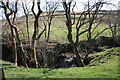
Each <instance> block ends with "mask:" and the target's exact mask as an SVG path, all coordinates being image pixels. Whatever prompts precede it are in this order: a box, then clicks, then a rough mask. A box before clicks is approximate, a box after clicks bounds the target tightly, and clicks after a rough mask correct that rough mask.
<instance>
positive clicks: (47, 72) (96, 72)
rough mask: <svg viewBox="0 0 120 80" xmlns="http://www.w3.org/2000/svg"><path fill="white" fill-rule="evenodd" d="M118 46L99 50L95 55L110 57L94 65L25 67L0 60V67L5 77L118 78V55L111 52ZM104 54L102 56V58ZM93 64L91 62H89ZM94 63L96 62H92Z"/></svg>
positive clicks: (119, 48)
mask: <svg viewBox="0 0 120 80" xmlns="http://www.w3.org/2000/svg"><path fill="white" fill-rule="evenodd" d="M119 51H120V47H118V48H115V49H113V48H111V49H107V50H105V51H104V52H100V53H97V54H93V55H92V56H96V55H99V56H100V55H104V54H106V53H107V54H110V56H111V57H110V58H109V59H107V60H106V61H105V62H104V63H99V65H96V66H86V67H71V68H61V69H50V68H46V69H44V68H40V69H35V68H25V67H15V66H14V65H13V63H10V62H7V61H0V63H2V64H3V65H2V67H3V68H4V72H5V77H6V78H119V72H118V70H120V65H119V66H118V59H119V56H117V55H113V53H115V52H118V54H119ZM105 57H106V56H104V57H103V59H104V58H105ZM101 60H102V59H100V60H97V61H101ZM91 64H93V63H91ZM94 64H96V63H94Z"/></svg>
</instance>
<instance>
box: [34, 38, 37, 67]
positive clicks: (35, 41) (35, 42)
mask: <svg viewBox="0 0 120 80" xmlns="http://www.w3.org/2000/svg"><path fill="white" fill-rule="evenodd" d="M36 44H37V40H34V45H33V46H34V59H35V64H36V68H38V61H37V57H36Z"/></svg>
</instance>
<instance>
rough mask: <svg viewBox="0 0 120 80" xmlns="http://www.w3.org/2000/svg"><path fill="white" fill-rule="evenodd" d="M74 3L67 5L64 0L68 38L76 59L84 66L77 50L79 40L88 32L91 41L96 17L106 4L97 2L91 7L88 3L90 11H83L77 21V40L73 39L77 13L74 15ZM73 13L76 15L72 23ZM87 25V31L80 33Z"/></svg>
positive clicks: (71, 0)
mask: <svg viewBox="0 0 120 80" xmlns="http://www.w3.org/2000/svg"><path fill="white" fill-rule="evenodd" d="M72 2H74V1H73V0H70V1H69V2H68V3H67V2H66V1H65V0H63V7H64V10H65V16H66V26H67V29H68V34H67V38H68V41H69V42H70V44H71V46H72V48H73V52H74V54H75V55H76V59H77V62H78V64H79V66H84V63H83V62H84V61H83V60H82V58H81V56H80V55H79V53H78V52H79V51H78V49H77V47H78V44H79V38H80V36H81V35H82V34H84V33H86V32H88V34H89V39H91V29H92V25H93V22H94V20H95V18H96V15H97V13H98V11H99V9H100V7H102V5H103V4H104V2H97V3H95V4H94V5H93V6H91V7H90V6H89V3H88V9H87V10H86V11H83V12H82V13H81V14H80V16H79V18H78V20H77V23H76V33H75V35H76V40H74V39H73V34H72V29H73V25H74V24H75V13H74V7H75V5H73V6H72V5H71V4H72ZM74 3H76V2H74ZM94 9H95V11H94V13H93V14H92V15H91V13H90V12H93V10H94ZM71 10H72V11H71ZM71 13H73V15H74V18H73V21H72V18H71ZM88 16H89V19H88ZM86 24H88V25H89V26H88V27H86V28H85V30H83V31H81V32H80V29H81V28H82V27H83V26H84V25H86ZM86 57H87V55H86Z"/></svg>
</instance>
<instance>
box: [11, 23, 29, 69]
mask: <svg viewBox="0 0 120 80" xmlns="http://www.w3.org/2000/svg"><path fill="white" fill-rule="evenodd" d="M11 27H13V28H14V30H15V33H16V37H17V40H18V44H19V48H20V51H21V53H22V60H23V65H24V66H25V67H27V68H28V65H27V62H26V56H25V51H24V49H23V45H22V42H21V40H20V37H19V33H18V31H17V28H16V27H14V25H11Z"/></svg>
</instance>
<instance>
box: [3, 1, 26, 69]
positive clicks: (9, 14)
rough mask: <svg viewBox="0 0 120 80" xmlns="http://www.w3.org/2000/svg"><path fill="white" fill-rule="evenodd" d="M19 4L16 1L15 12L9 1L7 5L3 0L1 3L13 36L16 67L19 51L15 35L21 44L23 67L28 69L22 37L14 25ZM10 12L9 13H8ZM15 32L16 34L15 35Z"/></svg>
mask: <svg viewBox="0 0 120 80" xmlns="http://www.w3.org/2000/svg"><path fill="white" fill-rule="evenodd" d="M17 3H18V0H16V2H15V10H13V9H12V8H10V6H9V0H8V1H7V2H6V3H5V2H3V0H2V1H1V4H2V8H3V9H4V14H5V17H6V19H7V21H8V23H9V25H10V27H11V35H12V39H13V40H12V42H13V47H14V49H15V50H14V54H15V65H17V49H16V42H15V35H14V34H16V38H17V40H18V44H19V48H20V51H21V53H22V60H23V65H24V66H25V67H28V66H27V63H26V56H25V51H24V49H23V46H22V42H21V40H20V37H19V33H18V30H17V27H16V26H15V24H14V21H15V18H16V13H17ZM8 10H9V11H8ZM13 14H14V17H13V22H11V20H10V16H11V15H13ZM14 31H15V33H14Z"/></svg>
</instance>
